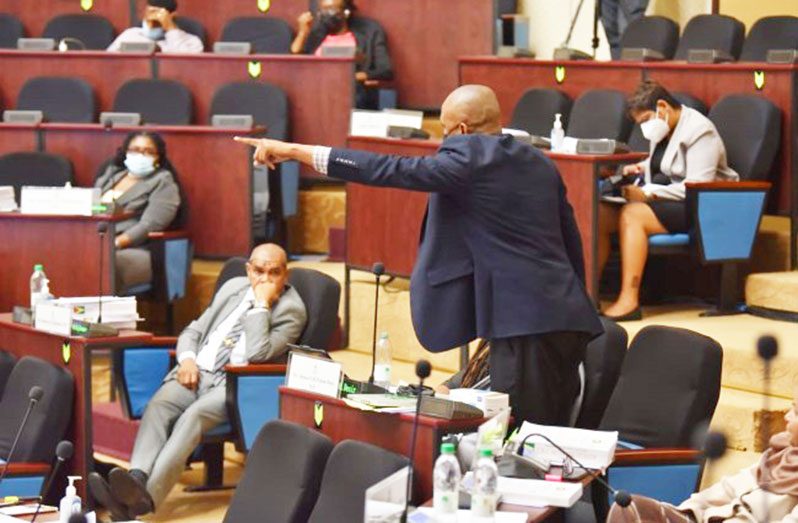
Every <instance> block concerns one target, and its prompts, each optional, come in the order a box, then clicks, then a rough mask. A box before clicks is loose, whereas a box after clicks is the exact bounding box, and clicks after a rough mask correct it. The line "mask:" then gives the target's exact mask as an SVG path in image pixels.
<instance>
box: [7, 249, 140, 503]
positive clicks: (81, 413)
mask: <svg viewBox="0 0 798 523" xmlns="http://www.w3.org/2000/svg"><path fill="white" fill-rule="evenodd" d="M4 238H5V237H4ZM45 269H46V267H45ZM151 339H152V334H149V333H146V332H139V331H122V332H121V333H120V335H119V336H118V337H114V338H94V339H87V338H78V337H70V338H65V337H64V336H59V335H57V334H50V333H47V332H43V331H38V330H36V329H33V328H32V327H29V326H27V325H20V324H17V323H13V322H12V321H11V314H10V313H4V314H0V347H2V348H3V350H6V351H8V352H10V353H12V354H14V355H15V356H16V357H17V358H22V357H24V356H35V357H37V358H41V359H43V360H45V361H48V362H50V363H52V364H54V365H59V366H62V367H64V368H66V369H67V370H68V371H69V372H70V373H71V374H72V376H73V377H74V378H75V400H74V403H73V407H72V422H71V423H70V426H69V428H68V429H67V433H66V434H65V436H64V438H65V439H68V440H70V441H71V442H72V443H73V444H74V445H75V454H74V456H73V457H72V459H71V460H69V461H67V462H66V463H65V464H64V467H65V469H66V472H68V474H69V475H77V476H82V477H84V478H86V477H88V474H89V472H91V471H92V469H93V458H92V452H93V451H92V428H91V424H92V420H91V355H92V352H93V351H95V350H100V349H103V350H107V349H119V348H124V347H131V346H135V345H140V344H143V343H147V342H148V341H149V340H151ZM64 343H68V344H69V346H70V349H71V350H70V351H69V353H70V358H69V360H68V361H64V358H63V356H62V352H63V351H62V345H63V344H64ZM77 487H78V492H79V495H80V497H81V498H83V500H84V503H90V500H89V497H88V496H87V495H86V494H87V492H86V482H85V481H79V482H78V484H77Z"/></svg>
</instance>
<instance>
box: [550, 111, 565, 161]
mask: <svg viewBox="0 0 798 523" xmlns="http://www.w3.org/2000/svg"><path fill="white" fill-rule="evenodd" d="M560 118H562V114H560V113H557V114H555V115H554V127H552V128H551V150H552V152H557V151H559V150H560V149H561V148H562V141H563V140H564V139H565V131H564V130H563V128H562V120H560Z"/></svg>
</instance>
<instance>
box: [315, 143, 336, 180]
mask: <svg viewBox="0 0 798 523" xmlns="http://www.w3.org/2000/svg"><path fill="white" fill-rule="evenodd" d="M330 152H332V148H330V147H322V146H321V145H317V146H315V147H314V148H313V168H314V169H315V170H316V172H319V173H321V174H325V175H326V174H327V167H328V166H329V164H330Z"/></svg>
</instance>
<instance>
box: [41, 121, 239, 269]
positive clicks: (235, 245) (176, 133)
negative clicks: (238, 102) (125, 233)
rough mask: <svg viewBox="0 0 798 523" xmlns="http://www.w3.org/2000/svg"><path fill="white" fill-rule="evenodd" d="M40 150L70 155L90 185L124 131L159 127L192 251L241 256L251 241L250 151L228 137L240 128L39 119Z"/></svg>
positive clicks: (80, 181) (79, 182)
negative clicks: (180, 194)
mask: <svg viewBox="0 0 798 523" xmlns="http://www.w3.org/2000/svg"><path fill="white" fill-rule="evenodd" d="M41 129H42V132H43V136H44V142H45V150H46V151H47V152H50V153H58V154H63V155H64V156H66V157H67V158H69V159H70V160H71V161H72V164H73V166H74V168H75V182H76V184H77V185H81V186H86V187H90V186H92V185H93V183H94V177H95V175H96V173H97V171H98V169H99V168H100V166H101V165H103V163H104V162H105V161H107V160H108V159H109V158H111V157H112V156H113V155H114V154H115V152H116V150H117V148H118V147H119V146H120V145H121V144H122V141H123V140H124V138H125V136H126V135H127V133H129V132H131V131H138V130H149V131H154V132H158V133H160V134H161V135H162V136H163V138H164V140H165V141H166V144H167V150H168V151H169V159H170V160H171V161H172V163H173V164H174V166H175V169H177V171H178V176H179V177H180V183H181V185H182V186H183V191H184V194H185V197H186V199H187V200H188V202H187V203H188V208H189V211H188V222H187V223H186V227H185V228H186V229H187V230H188V231H189V233H190V235H191V239H192V241H193V242H194V252H195V254H197V255H198V256H205V257H213V258H227V257H230V256H246V255H247V253H249V251H250V249H251V246H252V174H253V172H252V170H253V168H252V162H251V151H250V150H249V148H247V147H242V146H240V145H239V144H236V143H235V142H233V136H236V135H239V134H247V132H248V131H247V130H246V129H220V128H214V127H203V126H145V127H115V128H112V129H105V128H104V127H103V126H101V125H99V124H42V125H41Z"/></svg>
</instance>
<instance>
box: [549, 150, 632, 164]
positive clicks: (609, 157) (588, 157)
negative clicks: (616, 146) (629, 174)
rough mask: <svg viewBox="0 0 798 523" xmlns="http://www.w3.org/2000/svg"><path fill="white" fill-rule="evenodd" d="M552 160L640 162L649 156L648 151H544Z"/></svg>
mask: <svg viewBox="0 0 798 523" xmlns="http://www.w3.org/2000/svg"><path fill="white" fill-rule="evenodd" d="M543 152H544V153H545V154H546V156H547V157H549V158H551V159H552V160H565V161H571V162H585V163H626V162H638V161H640V160H644V159H646V158H647V157H648V154H647V153H620V154H563V153H553V152H551V151H545V150H544V151H543Z"/></svg>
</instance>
